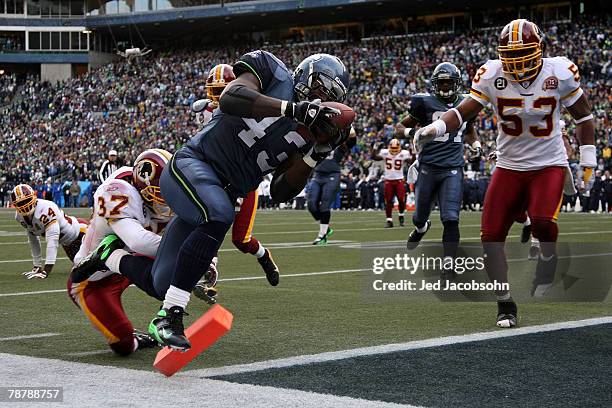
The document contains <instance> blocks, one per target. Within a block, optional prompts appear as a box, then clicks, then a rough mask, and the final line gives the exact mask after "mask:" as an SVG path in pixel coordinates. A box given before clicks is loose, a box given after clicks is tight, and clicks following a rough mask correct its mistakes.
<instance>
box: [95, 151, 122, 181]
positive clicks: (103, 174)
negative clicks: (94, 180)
mask: <svg viewBox="0 0 612 408" xmlns="http://www.w3.org/2000/svg"><path fill="white" fill-rule="evenodd" d="M120 166H121V165H120V163H119V161H118V159H117V151H116V150H114V149H113V150H111V151H109V152H108V159H106V160H104V163H102V166H101V167H100V172H99V173H98V180H99V181H100V183H103V182H104V180H106V179H107V178H108V177H109V176H110V175H111V174H113V173H114V172H115V171H116V170H117V169H118V168H119V167H120Z"/></svg>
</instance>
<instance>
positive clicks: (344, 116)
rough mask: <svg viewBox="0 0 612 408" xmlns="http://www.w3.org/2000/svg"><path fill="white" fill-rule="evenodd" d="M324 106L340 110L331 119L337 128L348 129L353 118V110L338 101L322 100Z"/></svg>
mask: <svg viewBox="0 0 612 408" xmlns="http://www.w3.org/2000/svg"><path fill="white" fill-rule="evenodd" d="M323 105H324V106H329V107H330V108H336V109H338V110H339V111H340V114H339V115H336V116H333V117H332V118H331V121H332V122H333V123H334V125H336V127H337V128H338V129H348V128H349V127H351V124H352V123H353V121H354V120H355V111H354V110H353V109H352V108H350V107H348V106H346V105H345V104H343V103H340V102H323Z"/></svg>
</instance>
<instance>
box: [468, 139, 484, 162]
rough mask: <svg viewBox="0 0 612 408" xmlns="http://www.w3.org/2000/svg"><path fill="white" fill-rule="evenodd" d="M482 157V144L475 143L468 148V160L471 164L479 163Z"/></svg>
mask: <svg viewBox="0 0 612 408" xmlns="http://www.w3.org/2000/svg"><path fill="white" fill-rule="evenodd" d="M474 145H475V146H474ZM481 157H482V147H481V146H480V143H476V142H475V143H474V144H472V146H468V151H467V159H468V161H469V162H470V163H476V162H479V161H480V158H481Z"/></svg>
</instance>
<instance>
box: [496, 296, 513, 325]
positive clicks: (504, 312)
mask: <svg viewBox="0 0 612 408" xmlns="http://www.w3.org/2000/svg"><path fill="white" fill-rule="evenodd" d="M517 316H518V311H517V308H516V303H514V301H513V300H502V301H498V302H497V323H496V325H497V327H501V328H504V329H509V328H511V327H515V326H516V319H517Z"/></svg>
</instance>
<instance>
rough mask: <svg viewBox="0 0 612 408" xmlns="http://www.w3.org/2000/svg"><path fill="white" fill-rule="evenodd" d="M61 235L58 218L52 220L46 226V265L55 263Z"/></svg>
mask: <svg viewBox="0 0 612 408" xmlns="http://www.w3.org/2000/svg"><path fill="white" fill-rule="evenodd" d="M59 237H60V228H59V224H58V222H57V220H54V221H51V222H50V223H48V224H47V225H46V226H45V241H47V252H46V253H45V257H46V260H45V265H55V260H56V259H57V248H58V247H59Z"/></svg>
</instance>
